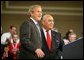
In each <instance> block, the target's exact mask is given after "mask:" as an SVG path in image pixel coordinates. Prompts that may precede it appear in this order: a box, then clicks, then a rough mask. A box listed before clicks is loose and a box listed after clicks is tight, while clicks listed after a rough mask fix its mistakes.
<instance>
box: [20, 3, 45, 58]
mask: <svg viewBox="0 0 84 60" xmlns="http://www.w3.org/2000/svg"><path fill="white" fill-rule="evenodd" d="M29 15H30V18H29V19H28V20H27V21H25V22H24V23H23V24H22V25H21V28H20V40H21V49H20V53H19V59H38V58H42V57H44V55H45V54H44V52H43V51H42V49H41V48H42V39H41V32H40V27H39V25H38V22H39V21H40V20H41V17H42V8H41V6H39V5H33V6H31V7H30V8H29Z"/></svg>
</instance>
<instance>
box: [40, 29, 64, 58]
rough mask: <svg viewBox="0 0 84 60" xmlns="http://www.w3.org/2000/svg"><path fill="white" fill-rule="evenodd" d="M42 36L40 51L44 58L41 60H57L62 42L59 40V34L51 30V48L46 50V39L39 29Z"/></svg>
mask: <svg viewBox="0 0 84 60" xmlns="http://www.w3.org/2000/svg"><path fill="white" fill-rule="evenodd" d="M41 34H42V49H43V51H44V53H45V57H44V58H43V59H59V58H60V57H59V51H62V45H63V42H62V40H61V34H60V33H57V32H55V31H52V30H51V36H52V48H51V50H49V49H48V46H47V43H46V38H45V36H44V32H43V30H42V29H41Z"/></svg>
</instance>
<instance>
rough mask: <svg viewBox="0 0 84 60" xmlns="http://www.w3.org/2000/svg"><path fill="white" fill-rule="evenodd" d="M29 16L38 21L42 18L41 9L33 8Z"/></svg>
mask: <svg viewBox="0 0 84 60" xmlns="http://www.w3.org/2000/svg"><path fill="white" fill-rule="evenodd" d="M31 16H32V17H33V18H34V19H35V20H36V21H40V20H41V17H42V9H41V7H35V8H34V9H33V11H32V13H31Z"/></svg>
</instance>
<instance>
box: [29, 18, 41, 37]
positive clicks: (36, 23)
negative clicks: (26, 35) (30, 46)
mask: <svg viewBox="0 0 84 60" xmlns="http://www.w3.org/2000/svg"><path fill="white" fill-rule="evenodd" d="M30 19H31V20H32V21H33V22H34V23H35V25H36V27H37V28H38V31H39V34H40V37H41V32H40V27H39V26H38V22H37V21H36V20H35V19H33V18H32V17H30Z"/></svg>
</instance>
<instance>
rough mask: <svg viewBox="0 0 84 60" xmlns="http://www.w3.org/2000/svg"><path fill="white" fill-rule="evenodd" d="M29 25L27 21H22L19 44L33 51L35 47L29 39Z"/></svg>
mask: <svg viewBox="0 0 84 60" xmlns="http://www.w3.org/2000/svg"><path fill="white" fill-rule="evenodd" d="M31 32H32V31H31V26H30V23H29V22H24V23H23V24H22V26H21V28H20V40H21V46H22V47H23V48H24V49H26V50H28V51H32V52H34V51H35V50H36V48H35V47H34V44H33V43H32V41H31Z"/></svg>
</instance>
